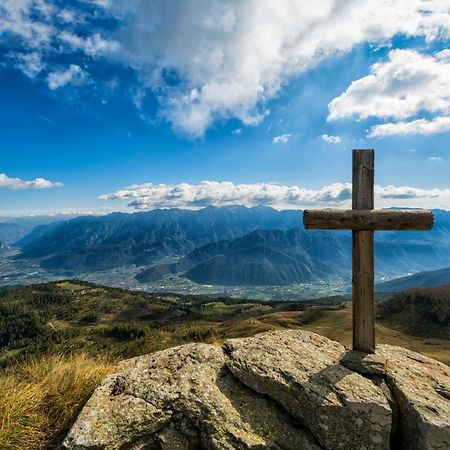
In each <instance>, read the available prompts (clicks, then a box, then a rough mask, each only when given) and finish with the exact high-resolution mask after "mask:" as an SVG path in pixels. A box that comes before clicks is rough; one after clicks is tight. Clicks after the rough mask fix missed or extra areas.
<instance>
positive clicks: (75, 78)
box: [47, 64, 87, 91]
mask: <svg viewBox="0 0 450 450" xmlns="http://www.w3.org/2000/svg"><path fill="white" fill-rule="evenodd" d="M86 79H87V74H86V72H85V71H84V70H83V69H82V68H81V67H80V66H77V65H76V64H71V65H70V66H69V68H68V69H67V70H58V71H55V72H51V73H49V74H48V76H47V82H48V87H49V88H50V89H51V90H52V91H53V90H55V89H59V88H61V87H64V86H66V85H67V84H77V85H80V84H83V83H84V82H85V81H86Z"/></svg>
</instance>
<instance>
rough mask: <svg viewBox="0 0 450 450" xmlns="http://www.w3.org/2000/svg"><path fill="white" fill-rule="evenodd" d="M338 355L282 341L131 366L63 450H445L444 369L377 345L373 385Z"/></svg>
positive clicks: (177, 351)
mask: <svg viewBox="0 0 450 450" xmlns="http://www.w3.org/2000/svg"><path fill="white" fill-rule="evenodd" d="M345 354H346V350H345V348H344V347H343V346H341V345H340V344H338V343H337V342H334V341H331V340H329V339H327V338H325V337H322V336H319V335H317V334H314V333H310V332H305V331H298V330H295V331H291V330H283V331H275V332H268V333H263V334H259V335H257V336H254V337H250V338H243V339H230V340H227V341H226V342H225V344H224V346H223V347H220V346H216V345H211V344H187V345H183V346H180V347H175V348H171V349H167V350H164V351H160V352H157V353H154V354H151V355H146V356H141V357H137V358H133V359H130V360H127V361H124V362H123V363H121V364H120V366H119V369H118V372H117V373H115V374H113V375H110V376H109V377H107V378H105V380H104V381H103V382H102V384H101V385H100V386H99V387H98V388H97V389H96V390H95V392H94V394H93V395H92V397H91V398H90V400H89V401H88V403H87V404H86V406H85V407H84V408H83V410H82V411H81V413H80V415H79V417H78V419H77V421H76V422H75V424H74V425H73V427H72V429H71V430H70V432H69V433H68V435H67V437H66V439H65V440H64V443H63V448H64V449H66V450H85V449H92V450H93V449H104V450H112V449H129V450H138V449H142V450H143V449H161V450H178V449H180V450H193V449H230V450H231V449H258V450H260V449H280V450H281V449H283V450H291V449H292V450H294V449H295V450H301V449H305V450H307V449H322V448H323V449H361V450H369V449H389V448H391V447H392V448H400V445H402V446H403V447H404V448H411V449H412V448H414V449H435V448H436V449H441V448H442V449H444V448H450V395H449V393H450V371H449V368H448V367H447V366H445V365H444V364H441V363H438V362H437V361H434V360H431V359H429V358H425V357H423V356H422V355H420V354H418V353H414V352H410V351H408V350H405V349H402V348H399V347H392V346H387V345H384V346H380V347H378V348H377V354H379V358H380V360H382V361H383V364H384V370H385V373H384V375H380V374H379V373H376V374H367V373H364V367H365V366H364V367H363V369H362V374H360V373H358V372H357V371H356V370H358V369H357V368H356V369H353V366H352V365H351V364H350V366H351V367H352V369H353V370H351V369H349V368H348V367H346V366H345V365H344V364H342V363H341V360H342V358H343V357H344V356H345ZM351 358H352V360H353V355H352V356H351ZM347 359H348V358H347ZM359 359H363V357H361V358H358V360H359ZM344 360H345V358H344ZM384 361H386V362H385V363H384ZM347 366H349V365H348V364H347Z"/></svg>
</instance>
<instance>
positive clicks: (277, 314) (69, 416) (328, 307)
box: [0, 280, 450, 450]
mask: <svg viewBox="0 0 450 450" xmlns="http://www.w3.org/2000/svg"><path fill="white" fill-rule="evenodd" d="M448 291H449V289H448V287H447V288H446V291H445V292H446V294H445V295H443V293H444V290H441V291H440V294H439V295H440V297H439V299H440V300H438V301H436V302H434V303H432V307H431V308H429V305H430V303H429V301H428V300H423V301H421V303H420V309H417V307H416V306H415V305H414V304H413V303H414V298H417V297H414V298H413V297H411V296H408V297H404V298H403V299H402V301H401V302H400V305H399V303H398V300H397V299H396V297H394V298H391V299H389V300H388V301H386V302H385V303H383V304H382V305H380V317H379V318H378V320H377V324H376V334H377V343H378V344H393V345H398V346H401V347H406V348H409V349H411V350H415V351H419V352H421V353H423V354H425V355H427V356H430V357H433V358H435V359H438V360H441V361H443V362H445V363H447V364H450V357H449V355H450V340H449V339H448V334H445V333H446V331H445V330H447V333H448V322H447V319H448V316H443V315H442V314H440V313H439V311H440V308H441V307H442V304H441V302H442V300H443V301H445V302H447V303H445V305H447V306H446V308H447V309H445V311H447V312H448V298H449V297H450V296H449V295H448ZM428 295H431V293H429V294H428ZM427 298H428V297H427ZM411 299H412V301H413V303H412V304H410V302H411ZM347 301H348V298H343V297H328V298H323V299H320V300H319V301H316V303H317V305H315V306H310V305H311V303H312V302H259V301H255V300H236V299H230V298H222V299H214V300H212V299H210V298H208V297H202V296H182V295H168V294H146V293H141V292H131V291H127V290H123V289H115V288H108V287H105V286H99V285H95V284H90V283H85V282H79V281H73V280H72V281H58V282H53V283H43V284H35V285H30V286H27V287H20V288H15V289H10V290H8V291H3V292H0V366H1V369H0V398H2V399H3V402H1V404H0V448H11V449H14V450H22V449H23V448H30V449H31V448H33V449H53V448H57V447H58V446H59V444H60V443H61V441H62V439H63V437H64V435H65V433H67V431H68V429H69V427H70V426H71V424H72V423H73V422H74V420H75V419H76V417H77V415H78V413H79V411H80V409H81V407H82V406H83V405H84V403H85V402H86V401H87V399H88V398H89V396H90V395H91V393H92V391H93V390H94V389H95V387H96V386H97V385H98V383H99V382H100V381H101V379H102V378H103V377H104V376H105V375H107V374H108V373H111V371H113V370H114V367H115V362H116V361H117V360H121V359H124V358H128V357H132V356H138V355H143V354H146V353H150V352H153V351H156V350H163V349H166V348H169V347H173V346H176V345H180V344H185V343H192V342H204V343H208V344H222V343H223V342H224V341H225V340H226V339H228V338H241V337H247V336H252V335H254V334H256V333H259V332H264V331H271V330H281V329H291V330H306V331H313V332H315V333H318V334H320V335H323V336H326V337H328V338H330V339H333V340H336V341H338V342H340V343H341V344H344V345H346V346H349V345H350V344H351V339H352V338H351V329H352V319H351V307H350V305H349V304H348V303H346V302H347ZM416 311H417V315H416ZM405 312H406V313H407V317H406V318H405V317H404V313H405ZM436 313H438V314H436ZM445 317H447V319H446V318H445ZM413 320H414V321H415V322H416V323H418V324H422V327H407V326H406V325H408V323H409V322H412V321H413ZM429 324H432V326H431V328H429V332H427V330H428V326H429ZM411 333H415V334H411ZM445 336H447V338H446V337H445ZM30 357H32V358H30Z"/></svg>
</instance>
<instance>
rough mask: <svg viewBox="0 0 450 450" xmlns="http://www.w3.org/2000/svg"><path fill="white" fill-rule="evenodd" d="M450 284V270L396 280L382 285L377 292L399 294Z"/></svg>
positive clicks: (420, 273)
mask: <svg viewBox="0 0 450 450" xmlns="http://www.w3.org/2000/svg"><path fill="white" fill-rule="evenodd" d="M448 283H450V268H445V269H439V270H431V271H426V272H419V273H415V274H414V275H410V276H407V277H401V278H396V279H394V280H390V281H387V282H386V283H380V284H377V286H376V291H377V292H398V291H403V290H405V289H412V288H420V287H423V288H428V287H436V286H441V285H443V284H448Z"/></svg>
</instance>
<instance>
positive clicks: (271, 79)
mask: <svg viewBox="0 0 450 450" xmlns="http://www.w3.org/2000/svg"><path fill="white" fill-rule="evenodd" d="M86 3H87V2H86ZM90 5H91V7H92V8H95V7H97V8H101V9H102V11H101V13H100V12H98V11H97V12H96V13H95V14H94V13H88V12H87V10H88V8H86V9H85V10H83V11H82V12H80V11H75V10H72V8H76V7H77V6H76V5H75V2H74V4H73V5H72V4H71V5H70V6H65V8H64V10H63V11H60V10H59V9H58V8H56V7H54V6H52V4H51V3H50V2H49V1H47V0H4V1H3V2H2V5H1V7H0V8H1V13H0V15H1V19H0V33H2V34H3V35H6V34H14V35H16V36H19V37H21V38H22V39H23V41H24V42H25V43H26V44H25V47H26V50H27V51H26V53H29V52H30V49H43V50H40V51H41V53H42V54H43V55H46V57H47V55H48V60H51V57H52V56H54V54H55V53H57V54H59V53H64V52H66V53H69V54H70V52H74V51H76V52H80V51H81V52H84V53H85V54H86V55H87V56H90V57H93V56H98V55H102V56H105V57H106V56H107V57H109V58H111V60H113V61H115V62H120V63H121V64H123V65H124V66H125V67H127V68H129V69H131V70H132V71H134V72H135V74H136V76H137V79H138V80H139V86H138V87H137V88H136V89H134V90H132V89H130V91H133V92H136V90H143V91H144V92H147V91H148V92H152V93H153V94H154V95H156V97H157V98H158V100H159V103H160V108H159V114H160V115H161V116H162V117H163V118H165V119H167V120H168V121H170V122H171V123H172V124H173V126H174V128H175V129H178V130H180V131H182V132H183V133H186V134H187V135H189V136H191V137H198V136H202V135H203V133H204V132H205V130H206V129H207V128H208V127H210V126H211V125H212V124H213V123H214V122H215V121H217V120H223V119H228V118H237V119H240V120H241V121H242V122H243V123H244V124H246V125H254V124H257V123H259V122H260V121H261V120H262V119H263V118H264V117H265V116H266V114H267V113H268V111H267V106H266V104H267V100H269V99H271V98H273V97H274V96H275V95H276V94H277V93H278V91H279V90H280V88H281V87H282V86H283V84H285V83H286V82H288V81H289V79H290V78H291V77H293V76H297V75H298V74H301V73H302V72H305V71H307V70H308V69H310V68H311V67H313V66H314V65H316V64H317V63H318V62H320V61H321V60H323V59H325V58H327V57H329V56H332V55H335V54H339V53H344V52H348V51H350V50H351V49H352V47H354V46H355V45H357V44H361V43H364V42H370V43H376V44H380V43H381V44H386V43H388V41H389V40H390V39H391V38H392V37H393V36H396V35H399V34H403V35H406V36H408V37H424V38H425V39H426V40H427V41H432V40H433V39H436V38H447V37H448V36H449V35H450V18H449V16H450V14H449V10H448V2H446V1H444V0H397V1H395V2H394V1H392V0H378V1H376V2H375V1H373V0H359V1H357V2H356V1H354V0H323V1H321V2H309V3H308V2H304V1H299V0H277V1H271V0H263V1H261V0H227V1H219V0H187V1H183V2H176V1H174V0H154V1H152V2H146V1H144V0H134V1H129V0H115V1H109V0H96V1H95V2H90ZM92 8H91V9H92ZM79 13H82V14H84V15H86V16H88V15H89V14H91V15H92V17H93V19H92V21H93V23H94V22H95V26H92V27H86V28H85V29H84V32H83V33H80V32H78V31H77V29H75V28H74V27H73V26H72V25H73V23H72V22H70V17H78V16H79ZM98 17H102V18H106V19H108V18H109V19H111V18H113V19H114V20H115V21H116V24H117V26H116V27H115V29H114V31H111V28H109V29H107V28H106V29H105V30H100V31H99V27H100V25H99V23H100V22H99V21H98ZM106 22H107V21H105V23H106ZM61 27H64V28H63V29H61ZM118 42H120V44H118ZM445 58H446V55H445V54H442V55H440V61H444V60H445ZM436 64H437V63H436V62H435V63H434V65H435V66H436ZM137 107H138V108H142V107H143V103H142V102H141V103H139V104H137ZM352 114H353V113H352Z"/></svg>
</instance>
